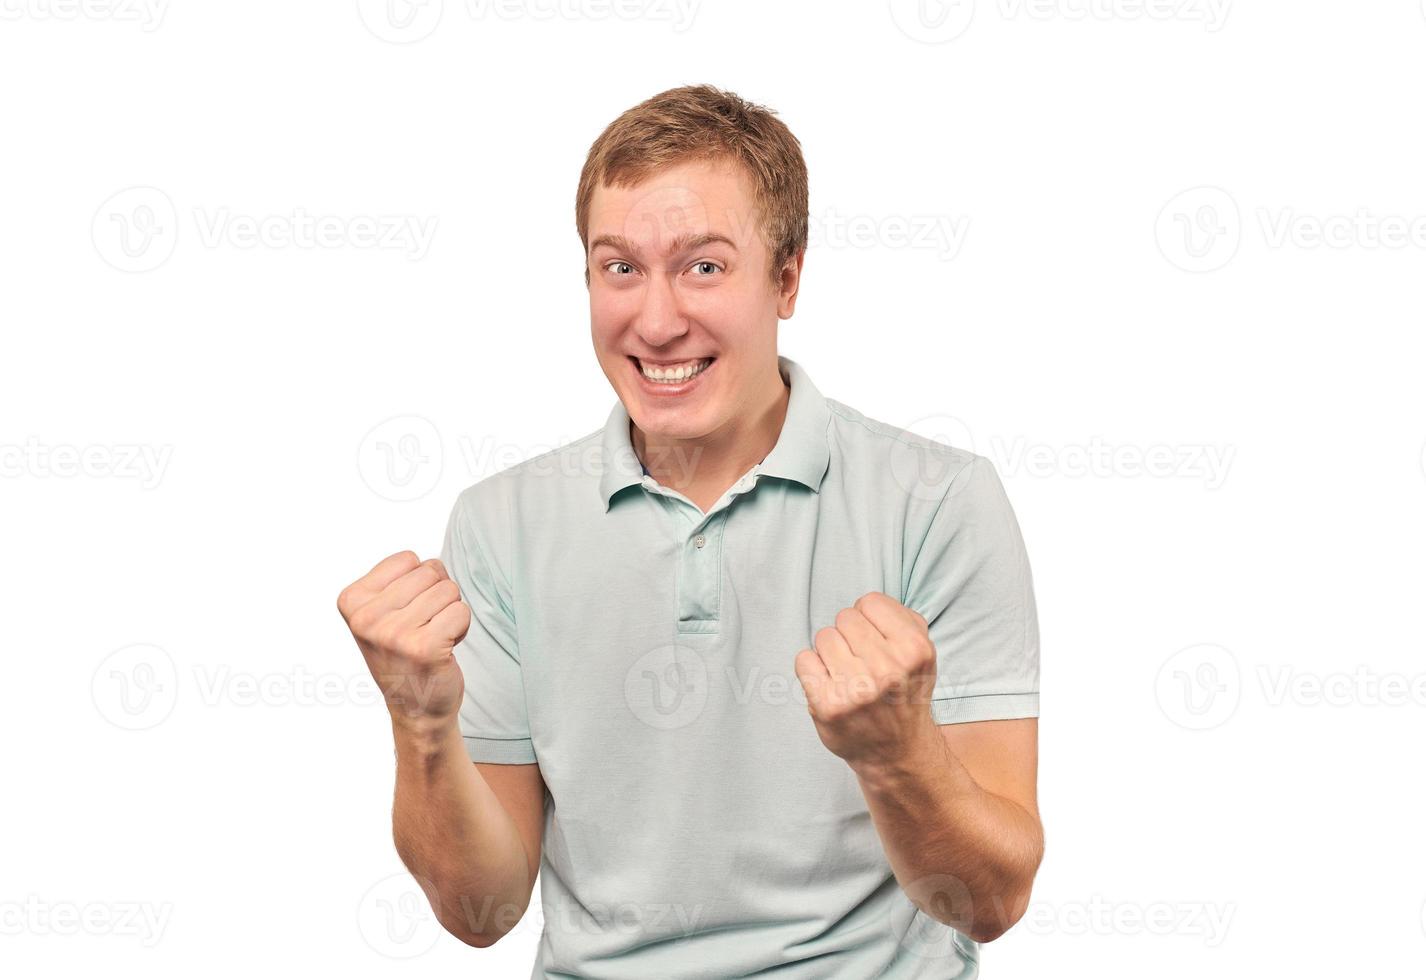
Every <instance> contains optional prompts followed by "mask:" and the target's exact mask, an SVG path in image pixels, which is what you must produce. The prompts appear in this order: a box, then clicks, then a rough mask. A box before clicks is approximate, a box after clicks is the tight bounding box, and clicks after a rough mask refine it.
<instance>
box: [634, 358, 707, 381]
mask: <svg viewBox="0 0 1426 980" xmlns="http://www.w3.org/2000/svg"><path fill="white" fill-rule="evenodd" d="M712 363H713V358H711V357H705V358H703V359H702V360H700V361H684V362H683V363H682V364H670V365H669V366H667V367H654V366H651V365H648V364H645V363H644V362H643V361H640V362H639V369H640V370H642V371H643V372H644V377H646V378H649V379H650V380H653V381H687V380H688V379H689V378H691V377H693V376H694V375H695V374H697V373H699V372H700V371H702V370H703V369H704V368H706V367H707V366H708V365H709V364H712Z"/></svg>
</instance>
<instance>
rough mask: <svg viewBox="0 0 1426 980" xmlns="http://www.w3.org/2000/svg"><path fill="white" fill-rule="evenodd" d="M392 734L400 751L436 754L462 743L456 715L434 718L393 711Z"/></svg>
mask: <svg viewBox="0 0 1426 980" xmlns="http://www.w3.org/2000/svg"><path fill="white" fill-rule="evenodd" d="M391 734H392V737H393V738H394V739H395V740H396V750H397V752H398V753H400V752H402V751H403V750H405V751H409V752H415V753H417V754H419V755H434V754H436V753H438V752H440V751H442V750H443V749H446V748H449V747H450V746H453V745H461V746H462V748H463V745H462V742H461V735H460V725H459V724H458V723H457V721H456V716H455V715H449V716H445V717H439V718H432V717H427V716H419V715H403V714H398V713H396V712H392V715H391Z"/></svg>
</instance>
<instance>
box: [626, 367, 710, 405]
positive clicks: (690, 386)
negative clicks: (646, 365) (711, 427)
mask: <svg viewBox="0 0 1426 980" xmlns="http://www.w3.org/2000/svg"><path fill="white" fill-rule="evenodd" d="M629 363H630V364H632V365H633V367H634V373H635V374H636V375H638V377H639V387H640V388H641V389H643V391H644V392H645V393H646V394H650V395H655V396H660V397H672V396H675V395H686V394H688V393H689V392H690V391H693V390H694V389H696V388H697V387H698V386H699V385H700V384H702V382H703V379H704V378H706V377H707V376H708V372H710V371H712V370H713V369H715V368H716V367H717V366H718V359H717V358H716V357H715V358H713V362H712V363H711V364H709V365H708V366H707V367H706V368H704V369H703V370H702V371H699V372H698V373H697V374H695V375H694V376H693V377H691V378H689V379H688V380H687V381H680V382H678V384H671V383H670V382H667V381H650V380H649V379H648V378H646V377H644V369H643V368H641V367H639V362H638V361H637V360H635V359H634V358H632V357H631V358H629Z"/></svg>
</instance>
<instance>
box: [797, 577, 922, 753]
mask: <svg viewBox="0 0 1426 980" xmlns="http://www.w3.org/2000/svg"><path fill="white" fill-rule="evenodd" d="M793 669H794V670H795V671H796V672H797V677H798V680H800V681H801V682H802V689H803V691H804V692H806V694H807V712H808V714H810V715H811V716H812V721H813V724H815V725H816V727H817V734H818V735H819V736H820V737H821V739H822V744H823V745H825V746H826V747H827V748H828V750H830V751H831V752H832V753H833V754H835V755H839V756H841V757H842V758H843V759H845V760H846V761H847V763H848V764H849V765H851V766H852V768H853V769H856V768H858V767H861V766H880V765H883V764H888V765H889V764H894V763H895V762H896V761H897V760H898V759H899V758H902V757H904V756H905V755H906V754H907V753H908V752H909V751H910V750H912V749H913V748H915V747H917V745H918V744H924V743H925V741H926V739H927V738H928V736H934V735H935V733H936V726H935V722H934V721H933V720H932V718H931V693H932V691H933V690H934V688H935V686H936V647H935V645H934V644H933V643H932V642H931V637H930V632H929V630H928V627H927V623H926V618H925V617H924V616H922V615H921V614H920V613H918V612H917V611H916V610H914V609H908V608H907V607H906V606H903V605H902V604H901V603H899V602H897V601H896V600H895V599H893V598H892V597H891V596H889V595H886V594H885V593H882V592H868V593H867V594H866V595H864V596H862V597H861V598H860V599H858V600H857V601H856V603H855V604H853V605H852V606H850V607H849V608H846V609H843V610H842V611H841V612H839V613H837V618H836V623H835V625H833V626H827V627H824V628H823V629H821V630H818V632H817V635H816V636H815V637H813V648H812V649H809V650H802V651H801V652H799V653H798V654H797V657H796V658H795V659H794V660H793Z"/></svg>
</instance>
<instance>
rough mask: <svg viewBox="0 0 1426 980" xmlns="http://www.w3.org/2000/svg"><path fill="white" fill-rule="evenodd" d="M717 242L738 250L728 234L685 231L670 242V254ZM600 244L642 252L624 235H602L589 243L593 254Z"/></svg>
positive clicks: (632, 253)
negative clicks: (695, 233) (696, 233)
mask: <svg viewBox="0 0 1426 980" xmlns="http://www.w3.org/2000/svg"><path fill="white" fill-rule="evenodd" d="M715 243H721V244H724V245H727V246H728V247H729V248H731V249H732V250H733V251H735V252H736V251H737V250H738V246H737V245H736V244H734V242H733V240H732V239H731V238H729V237H728V236H726V235H719V234H717V233H716V232H704V233H703V234H699V235H694V234H690V233H686V232H685V233H684V234H682V235H677V236H675V237H674V238H673V239H672V240H671V241H670V242H669V243H668V252H669V254H670V255H676V254H678V253H679V252H688V251H692V250H693V249H696V248H702V247H703V246H705V245H713V244H715ZM600 246H606V247H608V248H613V249H617V250H618V251H621V252H628V253H629V254H630V255H639V254H641V253H640V252H639V248H638V246H637V245H635V244H634V243H633V242H631V241H629V239H627V238H625V237H624V236H623V235H600V236H599V237H598V238H596V239H594V241H592V242H591V243H590V244H589V253H590V254H591V255H593V254H594V251H595V250H596V249H598V248H599V247H600Z"/></svg>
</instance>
